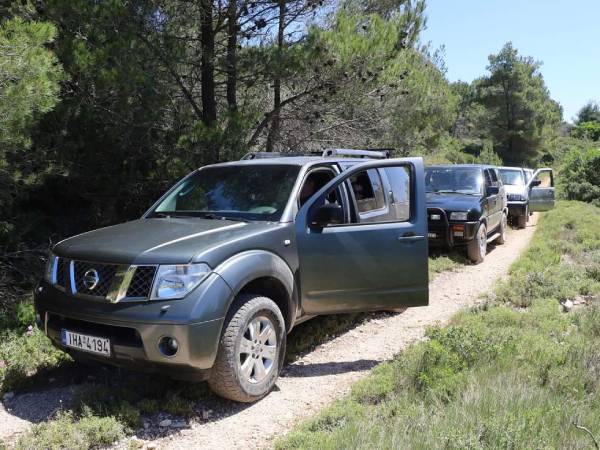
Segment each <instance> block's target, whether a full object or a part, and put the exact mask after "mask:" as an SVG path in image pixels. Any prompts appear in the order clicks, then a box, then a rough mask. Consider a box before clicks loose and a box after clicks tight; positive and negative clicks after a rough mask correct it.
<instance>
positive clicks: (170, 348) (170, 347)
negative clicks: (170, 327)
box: [158, 336, 179, 356]
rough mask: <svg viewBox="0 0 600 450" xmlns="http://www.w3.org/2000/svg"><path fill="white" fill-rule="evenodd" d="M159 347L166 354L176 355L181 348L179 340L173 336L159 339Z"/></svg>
mask: <svg viewBox="0 0 600 450" xmlns="http://www.w3.org/2000/svg"><path fill="white" fill-rule="evenodd" d="M158 349H159V350H160V352H161V353H162V354H163V355H165V356H175V353H177V350H179V342H177V339H175V338H174V337H171V336H164V337H162V338H160V340H159V341H158Z"/></svg>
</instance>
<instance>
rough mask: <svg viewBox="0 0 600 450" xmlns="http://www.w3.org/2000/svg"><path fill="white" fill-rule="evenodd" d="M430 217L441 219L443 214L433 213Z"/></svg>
mask: <svg viewBox="0 0 600 450" xmlns="http://www.w3.org/2000/svg"><path fill="white" fill-rule="evenodd" d="M429 218H430V219H431V220H441V219H442V216H441V215H439V214H432V215H431V216H429Z"/></svg>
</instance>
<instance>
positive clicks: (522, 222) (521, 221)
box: [517, 213, 527, 230]
mask: <svg viewBox="0 0 600 450" xmlns="http://www.w3.org/2000/svg"><path fill="white" fill-rule="evenodd" d="M526 226H527V213H526V214H525V215H523V216H518V217H517V228H519V229H520V230H522V229H523V228H525V227H526Z"/></svg>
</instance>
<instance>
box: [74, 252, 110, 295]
mask: <svg viewBox="0 0 600 450" xmlns="http://www.w3.org/2000/svg"><path fill="white" fill-rule="evenodd" d="M116 271H117V266H116V265H114V264H101V263H91V262H84V261H73V277H74V279H75V280H74V281H75V289H76V290H77V293H80V294H86V295H93V296H97V297H106V295H107V294H108V291H109V289H110V286H111V284H112V281H113V278H114V276H115V273H116ZM96 274H97V280H98V281H97V284H96V285H95V286H94V285H93V284H91V283H90V282H89V280H91V279H93V278H94V277H95V276H96ZM86 277H87V279H88V283H87V285H86V283H85V281H84V278H86Z"/></svg>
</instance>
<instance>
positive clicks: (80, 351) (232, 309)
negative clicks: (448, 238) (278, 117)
mask: <svg viewBox="0 0 600 450" xmlns="http://www.w3.org/2000/svg"><path fill="white" fill-rule="evenodd" d="M265 156H266V157H265ZM274 156H275V155H273V154H267V155H264V154H252V155H249V156H248V157H247V158H245V159H243V160H240V161H234V162H227V163H220V164H215V165H210V166H206V167H202V168H200V169H198V170H195V171H193V172H192V173H190V174H189V175H188V176H186V177H185V178H184V179H182V180H181V181H180V182H178V183H177V184H176V185H175V186H174V187H173V188H172V189H170V190H169V191H168V192H167V193H166V194H165V195H164V196H163V197H162V198H160V199H159V200H158V201H157V202H156V203H155V204H154V205H152V206H151V207H150V208H149V209H148V211H147V212H146V213H145V214H144V215H143V216H142V217H141V218H140V219H138V220H133V221H130V222H126V223H122V224H119V225H114V226H109V227H106V228H101V229H98V230H94V231H89V232H87V233H83V234H80V235H77V236H74V237H71V238H68V239H65V240H63V241H61V242H59V243H57V244H56V245H54V246H53V247H52V248H51V251H50V254H49V259H48V264H47V268H46V272H45V275H44V276H43V279H42V280H41V281H40V283H39V285H38V286H37V288H36V291H35V307H36V322H37V324H38V326H39V327H40V328H41V329H42V330H43V331H44V332H45V333H46V334H47V335H48V337H49V338H50V339H51V341H52V343H53V344H54V345H55V346H57V347H58V348H60V349H62V350H64V351H65V352H68V353H69V354H70V355H71V356H72V357H73V358H74V359H75V360H93V361H100V362H101V363H107V364H112V365H116V366H123V367H128V368H134V369H140V370H150V371H162V372H165V373H167V374H169V375H170V376H172V377H175V378H183V379H192V380H207V381H208V383H209V385H210V387H211V388H212V390H213V391H214V392H215V393H217V394H218V395H220V396H222V397H225V398H228V399H232V400H235V401H239V402H252V401H255V400H257V399H260V398H261V397H263V396H265V395H267V394H268V393H269V391H270V390H271V389H272V388H273V386H274V385H275V383H276V381H277V378H278V375H279V372H280V370H281V368H282V365H283V362H284V355H285V346H286V335H287V334H288V333H289V332H290V330H291V329H292V328H293V327H294V326H295V325H296V324H298V323H300V322H302V321H304V320H307V319H309V318H311V317H314V316H317V315H321V314H334V313H335V314H337V313H348V312H356V311H377V310H392V311H394V310H399V309H403V308H405V307H411V306H423V305H427V304H428V270H427V265H428V246H427V208H426V203H425V183H424V169H423V162H422V160H421V158H402V159H387V158H385V157H384V155H381V154H379V153H374V152H370V151H359V150H330V151H327V152H325V154H324V156H293V157H274Z"/></svg>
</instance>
